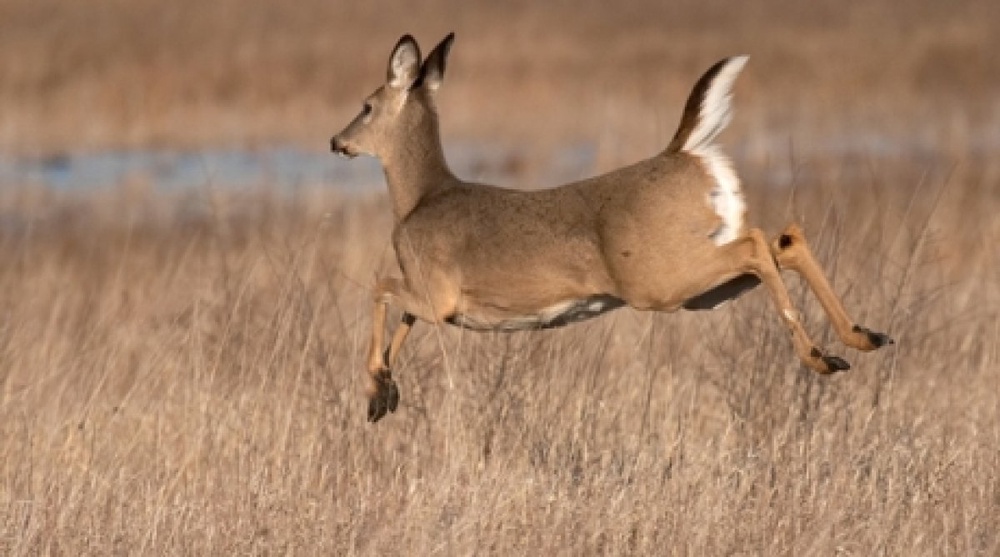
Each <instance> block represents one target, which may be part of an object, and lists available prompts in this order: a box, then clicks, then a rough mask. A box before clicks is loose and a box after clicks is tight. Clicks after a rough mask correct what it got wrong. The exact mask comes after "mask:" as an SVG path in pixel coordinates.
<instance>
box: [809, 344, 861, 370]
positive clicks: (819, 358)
mask: <svg viewBox="0 0 1000 557" xmlns="http://www.w3.org/2000/svg"><path fill="white" fill-rule="evenodd" d="M809 355H810V356H811V357H812V362H811V365H810V367H812V368H813V369H815V370H816V371H818V372H820V373H822V374H824V375H827V374H830V373H837V372H839V371H847V370H849V369H851V364H849V363H847V360H845V359H843V358H841V357H839V356H830V355H827V354H824V353H823V352H821V351H820V349H819V348H813V349H812V352H811V353H810V354H809Z"/></svg>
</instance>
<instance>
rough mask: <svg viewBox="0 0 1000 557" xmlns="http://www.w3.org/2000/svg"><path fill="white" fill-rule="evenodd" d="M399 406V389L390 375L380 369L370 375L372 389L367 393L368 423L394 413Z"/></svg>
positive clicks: (387, 371) (385, 370) (388, 372)
mask: <svg viewBox="0 0 1000 557" xmlns="http://www.w3.org/2000/svg"><path fill="white" fill-rule="evenodd" d="M397 405H399V388H398V387H396V382H395V381H393V380H392V373H391V372H390V371H389V370H387V369H380V370H378V371H377V372H375V373H374V374H372V388H371V389H370V390H369V393H368V421H369V422H372V423H375V422H377V421H379V420H381V419H382V418H383V417H384V416H385V415H386V414H387V413H389V412H395V411H396V406H397Z"/></svg>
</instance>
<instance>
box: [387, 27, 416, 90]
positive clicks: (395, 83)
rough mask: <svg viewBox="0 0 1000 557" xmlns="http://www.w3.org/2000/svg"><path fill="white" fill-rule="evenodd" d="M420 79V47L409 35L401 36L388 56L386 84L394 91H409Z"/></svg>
mask: <svg viewBox="0 0 1000 557" xmlns="http://www.w3.org/2000/svg"><path fill="white" fill-rule="evenodd" d="M419 77H420V47H419V46H417V41H415V40H413V37H411V36H410V35H403V37H402V38H400V39H399V42H398V43H396V47H395V48H393V49H392V54H391V55H389V70H388V71H387V72H386V82H387V83H388V84H389V86H390V87H392V88H394V89H409V88H410V87H411V86H412V85H413V84H414V83H415V82H416V81H417V79H418V78H419Z"/></svg>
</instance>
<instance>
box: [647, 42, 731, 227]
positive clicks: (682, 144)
mask: <svg viewBox="0 0 1000 557" xmlns="http://www.w3.org/2000/svg"><path fill="white" fill-rule="evenodd" d="M748 58H749V57H747V56H734V57H732V58H726V59H725V60H722V61H720V62H718V63H716V64H715V65H714V66H712V67H711V68H709V69H708V71H707V72H705V75H703V76H701V79H699V80H698V83H695V85H694V89H693V90H692V91H691V96H689V97H688V100H687V104H685V105H684V115H683V116H682V117H681V124H680V126H679V127H678V128H677V134H675V135H674V139H673V141H671V142H670V145H668V146H667V150H666V153H668V154H669V153H678V152H683V153H688V154H690V155H693V156H695V157H697V158H698V159H700V160H701V161H702V163H703V164H704V165H705V169H706V171H707V172H708V173H709V175H710V176H711V177H712V179H713V181H714V182H715V187H713V188H712V191H711V193H710V194H709V197H710V202H711V204H712V208H713V209H714V210H715V213H716V214H717V215H719V217H721V219H722V223H721V225H720V226H719V228H718V229H716V230H715V231H713V232H712V234H711V237H712V240H714V241H715V243H716V244H718V245H722V244H725V243H728V242H731V241H733V240H735V239H736V238H737V236H739V234H740V233H741V231H742V229H743V214H744V213H746V204H745V203H744V201H743V193H742V192H741V191H740V180H739V178H737V176H736V173H735V172H734V171H733V165H732V163H730V161H729V159H728V158H727V157H726V156H725V155H724V154H722V151H721V150H720V149H718V148H717V147H716V146H715V145H714V144H713V141H715V137H716V136H717V135H719V132H721V131H722V130H724V129H725V128H726V126H727V125H728V124H729V120H730V119H731V118H732V115H733V109H732V103H731V101H732V97H733V95H732V91H733V82H735V81H736V76H738V75H739V74H740V70H742V69H743V66H745V65H746V63H747V60H748Z"/></svg>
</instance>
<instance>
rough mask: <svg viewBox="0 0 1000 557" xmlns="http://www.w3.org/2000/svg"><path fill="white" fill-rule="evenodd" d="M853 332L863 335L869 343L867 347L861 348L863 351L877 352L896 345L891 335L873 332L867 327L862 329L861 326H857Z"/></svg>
mask: <svg viewBox="0 0 1000 557" xmlns="http://www.w3.org/2000/svg"><path fill="white" fill-rule="evenodd" d="M853 331H854V332H855V333H858V334H859V335H862V336H863V337H864V339H865V340H866V341H868V342H867V346H860V347H859V348H860V349H861V350H875V349H876V348H882V347H883V346H888V345H890V344H896V341H894V340H892V337H890V336H889V335H887V334H885V333H879V332H877V331H873V330H871V329H869V328H867V327H862V326H861V325H855V326H854V328H853Z"/></svg>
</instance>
